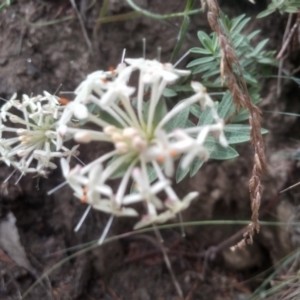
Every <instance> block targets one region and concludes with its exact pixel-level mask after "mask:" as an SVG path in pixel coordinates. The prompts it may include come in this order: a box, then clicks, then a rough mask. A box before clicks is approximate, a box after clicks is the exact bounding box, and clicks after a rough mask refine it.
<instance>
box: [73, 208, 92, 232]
mask: <svg viewBox="0 0 300 300" xmlns="http://www.w3.org/2000/svg"><path fill="white" fill-rule="evenodd" d="M91 208H92V205H89V206H88V207H87V209H86V210H85V212H84V214H83V215H82V217H81V219H80V220H79V222H78V224H77V226H76V227H75V229H74V231H75V232H77V231H78V230H79V229H80V227H81V225H82V224H83V222H84V221H85V219H86V217H87V215H88V213H89V212H90V210H91Z"/></svg>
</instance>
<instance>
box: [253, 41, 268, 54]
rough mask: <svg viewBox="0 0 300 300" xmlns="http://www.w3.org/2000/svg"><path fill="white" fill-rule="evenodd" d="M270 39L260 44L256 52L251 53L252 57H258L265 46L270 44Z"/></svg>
mask: <svg viewBox="0 0 300 300" xmlns="http://www.w3.org/2000/svg"><path fill="white" fill-rule="evenodd" d="M268 41H269V39H265V40H263V41H261V42H260V43H258V45H257V46H256V47H255V49H254V51H253V52H252V53H251V55H252V56H257V55H258V53H259V52H260V51H261V50H262V49H263V48H264V47H265V45H266V44H267V43H268Z"/></svg>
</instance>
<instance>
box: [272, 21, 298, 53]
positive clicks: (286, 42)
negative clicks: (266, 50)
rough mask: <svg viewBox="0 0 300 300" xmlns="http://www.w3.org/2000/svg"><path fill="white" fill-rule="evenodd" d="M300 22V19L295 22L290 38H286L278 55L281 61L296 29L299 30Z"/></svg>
mask: <svg viewBox="0 0 300 300" xmlns="http://www.w3.org/2000/svg"><path fill="white" fill-rule="evenodd" d="M299 21H300V18H298V19H297V21H296V22H295V24H294V26H293V27H292V29H291V31H290V33H289V35H288V37H287V38H286V40H285V42H284V44H283V46H282V48H281V50H280V52H279V53H278V55H277V56H276V58H277V59H280V58H281V57H282V55H283V53H284V51H285V50H286V48H287V47H288V45H289V43H290V41H291V39H292V37H293V35H294V33H295V31H296V29H297V28H298V25H299Z"/></svg>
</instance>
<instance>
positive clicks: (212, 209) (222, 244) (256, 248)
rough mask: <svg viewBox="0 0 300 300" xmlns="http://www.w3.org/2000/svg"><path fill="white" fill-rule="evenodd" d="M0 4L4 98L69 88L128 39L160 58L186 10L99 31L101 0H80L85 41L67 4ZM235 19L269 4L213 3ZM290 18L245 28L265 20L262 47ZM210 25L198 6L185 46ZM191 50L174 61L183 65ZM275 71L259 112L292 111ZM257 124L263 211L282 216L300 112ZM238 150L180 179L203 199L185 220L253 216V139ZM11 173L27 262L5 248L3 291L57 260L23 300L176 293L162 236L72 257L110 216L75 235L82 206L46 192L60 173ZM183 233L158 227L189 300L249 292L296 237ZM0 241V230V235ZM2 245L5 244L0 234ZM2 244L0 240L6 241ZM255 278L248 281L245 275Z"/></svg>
mask: <svg viewBox="0 0 300 300" xmlns="http://www.w3.org/2000/svg"><path fill="white" fill-rule="evenodd" d="M11 2H13V3H12V4H11V6H10V7H8V8H7V9H5V10H2V11H1V12H0V32H1V34H0V96H1V97H2V98H5V99H9V98H10V97H11V95H12V94H13V93H14V92H17V93H18V95H21V94H23V93H26V94H31V93H32V94H39V93H42V92H43V91H44V90H46V91H48V92H50V93H54V92H55V91H56V90H57V88H58V87H59V86H60V84H62V87H61V88H60V90H62V91H72V90H74V89H75V88H76V86H77V85H78V84H79V83H80V81H81V80H82V79H83V78H84V77H85V76H86V75H87V74H89V73H90V72H92V71H95V70H97V69H108V68H109V67H111V66H115V65H117V64H118V62H119V61H120V58H121V53H122V50H123V49H124V48H126V51H127V52H126V55H127V57H139V56H141V55H142V39H143V38H146V40H147V47H146V55H147V57H148V58H154V57H156V54H157V48H158V47H161V49H162V52H161V57H162V60H163V61H168V59H169V58H170V56H171V53H172V50H173V48H174V45H175V44H176V38H177V36H178V30H179V26H180V21H181V19H179V18H178V19H172V20H170V21H158V20H153V19H151V18H148V17H138V18H135V19H130V20H125V21H118V22H112V23H104V24H101V26H100V27H99V28H98V30H97V31H95V23H96V20H97V18H98V17H99V14H100V10H101V7H102V1H88V0H81V1H77V2H76V4H77V6H78V8H79V10H80V13H81V15H82V18H83V22H84V27H85V29H86V31H87V34H88V37H89V41H90V43H91V45H90V46H89V45H88V44H89V42H87V41H86V40H85V38H84V34H83V31H82V28H81V26H80V22H79V20H78V18H77V16H76V14H75V12H74V10H73V9H72V6H71V4H70V2H71V1H68V0H62V1H54V0H52V1H50V0H48V1H46V0H45V1H40V0H18V1H11ZM219 2H220V6H221V7H222V9H224V12H225V13H227V14H229V15H230V16H238V15H239V14H241V13H246V14H247V15H249V16H253V17H254V16H256V15H257V13H258V12H260V11H261V10H262V9H264V8H265V7H266V2H267V1H260V2H259V1H257V2H259V3H258V4H257V5H252V4H251V3H249V2H248V1H246V0H244V1H235V0H232V1H229V0H226V1H225V0H224V1H219ZM109 3H110V4H109V8H108V12H107V15H109V16H117V15H119V14H123V13H128V12H130V11H132V10H131V8H130V7H129V6H128V5H127V4H126V1H122V0H111V1H110V2H109ZM136 3H137V4H138V5H140V6H142V7H144V8H145V9H147V10H150V11H152V12H154V13H159V14H165V13H169V12H175V11H183V10H184V6H185V1H179V0H176V1H159V0H151V1H150V0H148V1H147V0H139V1H136ZM285 23H286V18H285V17H284V16H280V15H279V14H278V15H277V14H275V15H273V16H271V17H270V18H268V19H264V20H263V21H262V20H256V19H255V18H253V21H251V23H250V26H249V27H251V28H260V29H262V32H261V34H260V38H265V37H269V38H270V44H269V47H270V48H272V47H273V49H276V50H279V49H280V45H281V39H282V35H283V32H284V28H285ZM199 29H201V30H206V31H209V26H208V23H207V20H206V17H205V15H203V14H201V15H195V16H192V18H191V23H190V27H189V30H188V34H187V37H186V40H185V42H184V44H183V47H182V49H181V54H183V53H185V52H186V51H187V50H188V49H190V48H191V47H194V46H195V45H198V41H197V38H196V37H197V35H196V33H197V31H198V30H199ZM296 58H297V55H296V54H295V53H292V54H291V55H290V58H289V61H288V63H289V64H290V66H292V65H293V64H295V67H297V65H296V63H295V62H297V59H296ZM191 59H192V57H189V58H187V59H185V60H184V61H183V62H182V63H181V67H184V66H185V65H186V64H187V62H188V61H189V60H191ZM276 84H277V82H276V79H268V80H266V81H265V82H264V83H263V88H262V96H263V101H262V102H261V104H260V106H261V108H262V109H263V110H264V111H290V112H293V113H299V111H300V103H299V89H298V87H297V86H296V85H295V84H293V83H290V82H289V83H284V85H283V88H282V92H281V94H280V96H279V97H278V96H277V94H276V92H277V91H276ZM263 127H265V128H267V129H268V130H269V133H268V135H266V137H265V142H266V154H267V162H268V172H267V174H266V175H265V177H264V194H263V199H262V205H261V212H260V215H261V219H263V220H280V221H288V220H289V219H290V217H291V216H292V215H294V212H295V208H296V207H297V206H298V205H299V203H298V202H299V200H298V194H297V190H292V191H290V192H288V193H285V194H279V191H280V190H282V189H283V188H285V187H287V186H288V185H289V184H292V183H294V182H297V181H298V178H299V175H300V174H299V173H300V172H299V168H298V165H297V163H296V162H295V161H294V160H291V159H290V156H291V155H292V154H295V152H296V151H297V149H298V145H297V143H295V142H294V140H293V139H297V138H298V128H299V120H298V119H297V117H292V116H283V115H278V114H276V113H266V114H265V115H264V118H263ZM104 147H106V146H104V145H97V144H95V145H88V146H85V145H82V146H80V152H81V155H80V159H82V160H83V161H85V162H88V161H90V160H92V159H93V158H95V157H97V156H98V155H99V154H101V153H102V152H104V151H105V149H104ZM237 150H238V152H239V153H240V156H239V157H238V158H237V159H235V160H233V161H225V162H216V161H212V162H209V163H207V164H206V165H205V166H204V167H203V168H202V169H201V171H200V172H199V173H198V174H197V175H196V176H195V177H194V178H192V179H190V180H184V181H183V182H182V183H180V184H179V185H178V186H177V187H176V189H177V191H178V193H179V194H184V193H185V192H186V191H187V190H196V191H199V192H200V194H201V201H198V202H195V203H194V204H193V205H192V206H191V207H190V209H189V210H188V211H187V212H185V214H184V219H185V220H188V221H193V220H225V219H229V220H249V219H250V216H251V208H250V200H249V193H248V180H249V178H250V175H251V169H252V155H253V151H252V148H251V145H248V144H244V145H241V146H238V147H237ZM11 171H12V170H11V169H9V168H8V167H6V166H5V165H4V164H1V172H0V181H1V182H4V180H5V179H6V177H7V176H8V175H9V174H10V173H11ZM18 177H19V175H18V174H14V175H13V176H12V178H11V179H10V180H9V182H8V183H5V184H2V189H1V191H2V193H1V196H0V216H1V218H2V220H5V219H7V218H8V215H9V213H10V212H12V213H13V215H14V216H15V218H16V225H17V228H18V232H19V235H20V240H21V244H22V245H23V247H24V249H25V252H26V255H27V258H28V260H29V266H30V267H28V264H27V265H26V264H25V265H26V266H27V267H26V266H25V268H24V264H23V265H22V264H20V263H18V262H17V261H16V259H13V258H12V257H11V255H10V253H8V252H7V251H5V249H2V250H1V247H0V250H1V251H0V266H1V273H0V279H1V280H0V299H23V298H22V297H21V295H23V294H24V292H25V291H26V290H27V289H28V288H29V287H30V286H32V284H33V283H34V282H35V280H36V279H38V278H40V276H41V275H42V274H43V272H46V271H47V270H50V269H51V268H52V267H53V266H54V265H55V264H57V263H59V262H60V261H62V260H63V259H66V258H70V259H66V262H65V263H64V264H62V265H61V266H60V267H59V268H57V269H55V270H53V271H51V272H50V273H49V275H48V276H46V277H45V278H44V279H43V280H41V282H40V283H39V284H38V285H37V286H36V287H35V288H34V289H33V290H32V291H31V292H30V293H29V294H28V295H27V297H26V298H25V299H33V300H39V299H43V300H44V299H45V300H46V299H57V300H58V299H59V300H62V299H82V300H92V299H97V300H98V299H105V300H110V299H114V300H116V299H122V300H151V299H157V300H158V299H159V300H163V299H165V300H169V299H170V300H171V299H172V300H173V299H174V300H175V299H179V298H178V296H177V294H176V290H175V288H174V285H173V282H172V280H171V276H170V274H169V272H168V269H167V268H166V266H165V264H164V259H163V256H162V254H161V252H160V249H159V246H158V243H157V242H156V240H155V238H154V235H153V234H152V233H147V234H141V235H136V236H131V237H127V238H122V239H117V240H115V241H114V242H112V243H109V244H107V245H104V246H103V247H101V248H95V249H93V250H90V251H87V252H85V253H83V254H81V255H78V256H76V257H70V256H71V255H72V254H73V253H74V250H72V249H69V248H70V247H74V246H77V245H82V244H84V243H88V242H90V241H92V240H95V239H97V238H99V236H100V233H101V231H102V229H103V228H104V226H105V224H106V222H107V220H108V216H107V215H105V214H102V213H99V212H97V211H92V212H91V213H90V214H89V216H88V218H87V220H86V222H85V223H84V224H83V226H82V228H81V229H80V231H79V232H74V227H75V226H76V224H77V222H78V220H79V219H80V217H81V215H82V213H83V212H84V210H85V209H86V207H85V206H84V205H82V204H81V203H79V202H78V201H77V200H76V199H75V198H74V197H73V195H72V192H71V190H70V189H69V188H67V187H64V188H62V189H61V190H60V191H59V192H57V193H54V194H52V195H51V196H48V195H47V192H48V191H49V190H51V189H52V188H53V187H55V186H57V185H59V184H60V183H61V182H62V181H63V178H62V176H61V174H60V170H56V171H54V172H53V173H52V174H51V175H50V176H49V178H48V179H42V178H41V179H37V178H32V177H31V176H27V177H24V178H22V179H21V180H20V181H19V182H18V184H15V182H16V181H17V180H18ZM132 225H133V223H132V221H128V220H123V219H120V220H116V221H115V222H114V224H113V227H112V229H111V231H110V234H109V235H110V236H113V235H116V234H122V233H126V232H128V231H130V230H131V228H132ZM186 231H187V236H186V238H182V237H181V235H180V232H179V230H177V229H168V230H164V231H162V234H163V237H164V241H165V245H166V248H167V249H168V253H169V256H170V260H171V262H172V266H173V269H174V273H175V275H176V277H177V279H178V281H179V283H180V285H181V288H182V290H183V293H184V295H185V299H186V300H188V299H190V300H192V299H195V300H201V299H222V300H225V299H236V300H243V299H249V297H250V295H251V294H252V292H253V291H254V289H255V288H256V287H257V286H258V285H259V284H260V283H261V282H262V280H263V279H264V278H265V277H266V274H264V275H261V276H259V277H257V278H256V279H251V278H253V277H254V276H255V275H257V274H260V273H261V272H262V271H264V270H266V269H267V268H269V267H271V266H272V265H274V264H275V263H276V262H278V261H279V260H280V259H281V258H282V257H283V256H285V255H287V254H288V253H290V251H292V249H293V247H294V246H295V243H294V244H293V241H294V240H295V237H294V239H291V235H292V233H291V232H288V230H287V229H286V228H285V227H278V228H277V227H276V228H274V227H267V226H262V229H261V232H260V233H259V234H258V235H256V237H255V241H254V244H253V245H252V246H250V247H247V248H246V249H245V250H243V251H238V252H235V253H232V252H231V251H230V250H229V247H230V246H232V245H234V244H235V243H236V242H238V241H239V240H240V239H241V238H242V233H243V227H242V226H237V225H232V226H202V227H188V228H186ZM0 239H1V238H0ZM0 244H1V243H0ZM2 248H3V247H2ZM250 279H251V280H250Z"/></svg>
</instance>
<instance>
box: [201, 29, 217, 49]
mask: <svg viewBox="0 0 300 300" xmlns="http://www.w3.org/2000/svg"><path fill="white" fill-rule="evenodd" d="M197 35H198V39H199V40H200V42H201V43H202V45H203V46H204V47H205V48H206V49H207V50H208V51H210V53H213V52H214V49H213V47H212V44H211V42H212V41H211V39H210V37H209V36H208V35H207V34H206V33H205V32H204V31H198V33H197Z"/></svg>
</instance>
